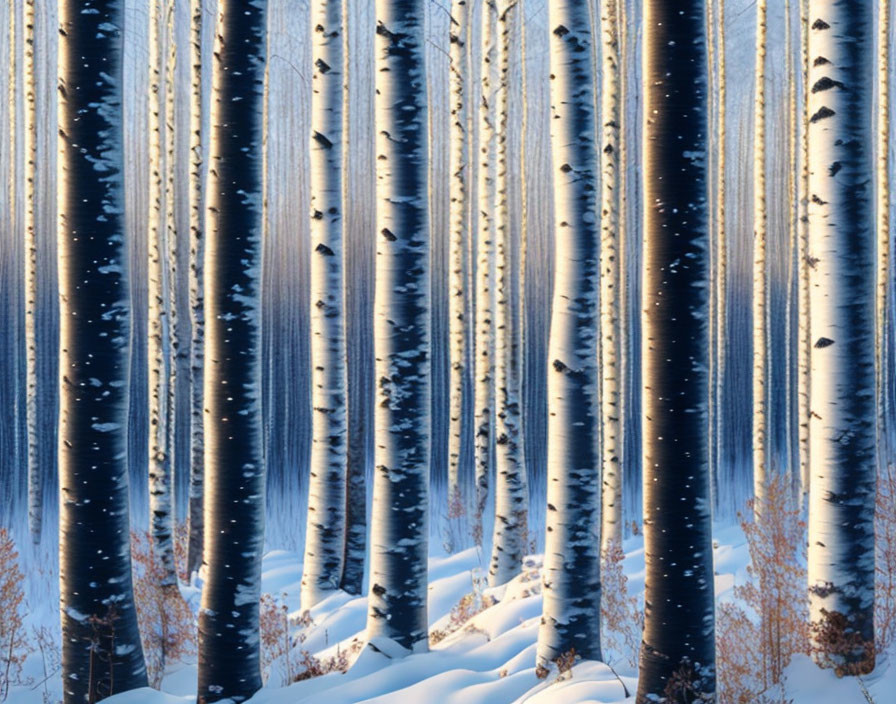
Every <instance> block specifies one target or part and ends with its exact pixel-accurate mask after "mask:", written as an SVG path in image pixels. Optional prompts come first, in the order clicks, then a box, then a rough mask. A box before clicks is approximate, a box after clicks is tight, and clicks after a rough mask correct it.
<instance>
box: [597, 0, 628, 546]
mask: <svg viewBox="0 0 896 704" xmlns="http://www.w3.org/2000/svg"><path fill="white" fill-rule="evenodd" d="M602 8H603V12H602V15H601V18H600V32H601V36H602V38H603V43H602V44H601V66H602V72H601V96H600V97H601V121H602V123H603V149H602V151H601V157H600V161H601V164H600V168H601V183H600V188H601V212H600V229H601V244H600V274H601V276H600V318H601V320H600V326H601V339H602V343H601V345H600V357H601V425H602V432H601V441H602V442H601V489H602V492H601V497H602V508H601V533H600V538H601V553H602V554H603V555H609V554H610V552H611V551H612V550H614V549H616V548H621V547H622V521H623V518H622V481H623V473H622V449H623V446H624V441H623V438H622V432H623V424H622V418H623V413H622V393H621V389H622V384H621V378H620V372H621V370H622V355H621V346H620V343H621V335H620V326H621V324H622V319H621V316H620V298H621V292H622V266H623V258H622V248H621V247H620V240H619V234H620V232H619V229H620V228H619V224H620V198H621V189H620V183H619V172H620V164H619V161H618V159H619V135H620V129H621V125H622V111H621V106H620V96H621V78H620V72H619V16H618V14H617V12H618V3H617V2H616V0H610V1H609V2H604V3H603V4H602Z"/></svg>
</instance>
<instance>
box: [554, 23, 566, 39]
mask: <svg viewBox="0 0 896 704" xmlns="http://www.w3.org/2000/svg"><path fill="white" fill-rule="evenodd" d="M554 34H556V35H557V36H558V37H565V36H566V35H567V34H569V30H568V29H567V28H566V27H564V26H563V25H562V24H558V25H557V26H556V27H555V28H554Z"/></svg>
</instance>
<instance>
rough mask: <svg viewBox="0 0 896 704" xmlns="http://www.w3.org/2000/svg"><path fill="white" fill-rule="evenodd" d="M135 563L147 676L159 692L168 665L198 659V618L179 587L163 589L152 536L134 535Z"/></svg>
mask: <svg viewBox="0 0 896 704" xmlns="http://www.w3.org/2000/svg"><path fill="white" fill-rule="evenodd" d="M131 561H132V564H133V573H134V602H135V604H136V607H137V624H138V626H139V628H140V639H141V641H142V643H143V653H144V656H145V658H146V673H147V676H148V678H149V683H150V685H151V686H152V687H155V688H158V687H159V686H160V685H161V683H162V678H163V677H164V676H165V668H166V665H167V663H169V662H180V661H183V660H184V659H185V658H187V657H191V656H193V655H195V653H196V617H195V616H194V615H193V612H192V611H191V610H190V607H189V605H188V604H187V603H186V601H184V599H183V597H182V596H181V593H180V589H179V588H178V586H177V585H176V584H174V585H170V586H162V583H163V582H164V572H163V570H162V568H161V566H160V564H159V562H158V561H157V560H155V559H154V558H153V553H152V540H151V539H150V535H149V533H148V532H142V533H138V532H136V531H133V532H132V533H131Z"/></svg>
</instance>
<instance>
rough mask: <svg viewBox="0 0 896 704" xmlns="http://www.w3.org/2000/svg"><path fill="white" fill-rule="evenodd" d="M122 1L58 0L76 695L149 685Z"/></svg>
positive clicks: (83, 698)
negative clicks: (137, 574)
mask: <svg viewBox="0 0 896 704" xmlns="http://www.w3.org/2000/svg"><path fill="white" fill-rule="evenodd" d="M87 9H92V10H94V11H93V12H86V11H85V10H87ZM123 10H124V8H123V3H122V2H116V1H114V0H104V1H103V2H97V1H96V0H88V2H86V3H85V2H74V0H66V1H64V2H62V3H61V5H60V8H59V28H60V31H59V93H58V95H59V98H58V100H59V104H58V105H59V142H58V147H59V160H60V165H59V184H58V200H59V218H58V246H59V272H60V300H61V310H60V315H61V318H60V319H61V323H62V324H61V332H60V347H59V349H60V364H61V370H62V375H61V377H60V389H59V393H60V418H59V460H60V512H61V513H60V525H59V559H60V564H59V569H60V597H61V617H62V648H63V651H62V681H63V688H64V693H65V695H64V698H65V701H66V702H67V703H71V704H74V703H75V702H78V703H79V704H80V703H81V702H87V701H98V700H99V699H102V698H105V697H107V696H109V695H111V694H113V693H117V692H124V691H127V690H130V689H135V688H137V687H144V686H146V667H145V665H144V661H143V649H142V647H141V645H140V635H139V633H138V632H137V615H136V612H135V609H134V597H133V590H132V585H131V553H130V525H129V505H128V453H127V420H128V380H129V371H130V369H129V362H130V355H129V349H128V348H129V341H130V333H131V327H130V300H129V295H128V278H127V274H128V266H127V250H126V248H127V240H126V237H125V230H124V219H123V209H124V192H123V191H124V179H123V169H124V158H123V153H122V134H123V130H122V127H123V124H122V120H123V118H122V110H121V102H122V86H121V83H120V76H121V59H122V48H123V47H122V33H121V30H122V23H123V20H124V13H123ZM86 233H90V236H87V234H86Z"/></svg>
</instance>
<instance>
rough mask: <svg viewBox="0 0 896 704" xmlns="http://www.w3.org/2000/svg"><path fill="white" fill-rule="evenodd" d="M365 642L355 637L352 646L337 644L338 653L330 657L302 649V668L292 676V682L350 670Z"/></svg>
mask: <svg viewBox="0 0 896 704" xmlns="http://www.w3.org/2000/svg"><path fill="white" fill-rule="evenodd" d="M362 647H364V644H363V643H362V642H361V641H359V640H357V639H355V640H353V641H352V644H351V647H349V648H346V649H342V648H339V647H338V646H337V648H336V653H335V654H334V655H331V656H329V657H324V658H319V657H317V656H315V655H312V654H311V653H310V652H308V651H307V650H302V651H301V656H302V657H301V660H299V663H298V664H299V667H300V668H301V669H300V670H299V672H298V674H297V675H295V676H294V677H293V678H292V680H291V681H292V682H301V681H303V680H310V679H312V678H314V677H320V676H321V675H328V674H330V673H331V672H343V673H344V672H348V668H349V667H350V666H351V664H352V660H353V657H354V655H356V654H357V653H359V652H360V651H361V648H362Z"/></svg>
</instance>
